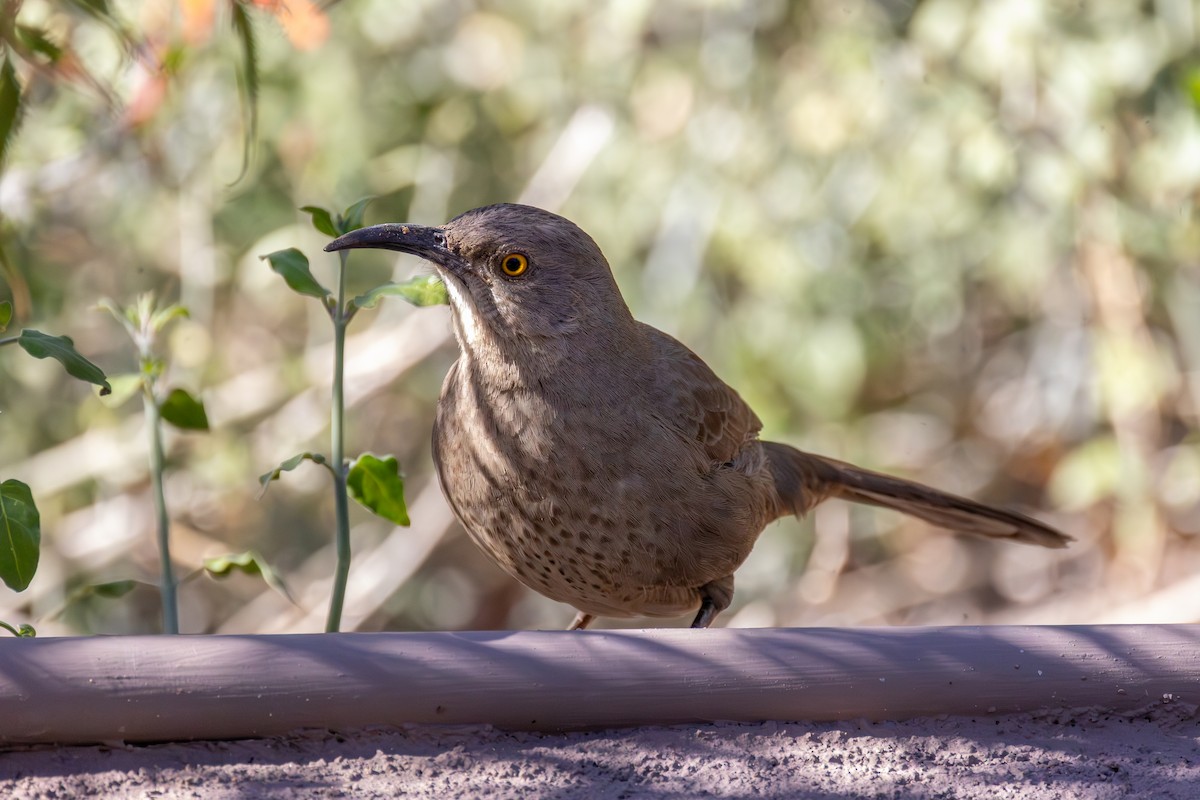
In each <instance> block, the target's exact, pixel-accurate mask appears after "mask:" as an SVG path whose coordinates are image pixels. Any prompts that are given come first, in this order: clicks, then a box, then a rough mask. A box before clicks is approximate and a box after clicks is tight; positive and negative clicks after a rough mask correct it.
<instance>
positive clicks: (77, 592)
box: [44, 579, 159, 620]
mask: <svg viewBox="0 0 1200 800" xmlns="http://www.w3.org/2000/svg"><path fill="white" fill-rule="evenodd" d="M139 586H148V587H150V588H151V589H155V590H157V589H158V588H159V587H158V586H156V585H155V584H153V583H147V582H146V581H139V580H133V579H125V580H119V581H107V582H106V583H89V584H86V585H84V586H78V587H76V588H74V589H72V590H71V592H70V593H69V594H68V595H67V597H66V599H65V600H63V603H62V605H61V606H59V607H58V608H57V609H56V610H55V611H52V612H50V613H49V614H47V615H46V616H45V617H44V619H49V620H55V619H58V618H59V617H61V616H62V615H63V614H65V613H66V611H67V609H68V608H70V607H71V606H73V605H75V604H76V603H81V602H83V601H84V600H88V599H91V598H93V597H100V598H103V599H105V600H115V599H117V598H119V597H124V596H125V595H127V594H129V593H130V592H132V591H133V590H134V589H136V588H137V587H139Z"/></svg>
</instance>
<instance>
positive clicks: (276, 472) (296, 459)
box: [258, 452, 332, 497]
mask: <svg viewBox="0 0 1200 800" xmlns="http://www.w3.org/2000/svg"><path fill="white" fill-rule="evenodd" d="M304 461H311V462H313V463H314V464H320V465H321V466H323V467H325V468H326V469H329V470H330V471H332V468H331V467H330V466H329V464H328V463H326V461H325V456H323V455H321V454H320V453H307V452H306V453H300V454H298V455H294V456H292V457H291V458H289V459H288V460H287V461H284V462H282V463H281V464H280V465H279V466H277V467H276V468H275V469H273V470H271V471H270V472H264V473H263V474H262V475H259V476H258V482H259V483H261V484H262V492H260V493H259V495H258V496H259V497H262V496H263V494H265V493H266V491H267V487H268V486H270V485H271V481H277V480H279V476H280V475H282V474H283V473H285V472H291V471H292V470H294V469H295V468H296V467H298V466H300V464H301V463H303V462H304Z"/></svg>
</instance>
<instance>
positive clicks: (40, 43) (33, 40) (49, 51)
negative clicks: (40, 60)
mask: <svg viewBox="0 0 1200 800" xmlns="http://www.w3.org/2000/svg"><path fill="white" fill-rule="evenodd" d="M17 37H18V38H19V39H20V40H21V43H22V44H24V45H25V46H26V47H28V48H29V49H30V50H32V51H34V52H35V53H41V54H42V55H44V56H45V57H46V58H47V59H48V60H49V61H50V63H52V64H53V63H55V62H57V61H58V60H59V59H60V58H62V54H63V51H62V48H61V47H59V46H58V45H56V44H55V43H54V42H52V41H50V38H49V37H48V36H46V32H45V31H44V30H42V29H40V28H33V27H30V26H29V25H18V26H17Z"/></svg>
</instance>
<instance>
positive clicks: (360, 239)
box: [325, 222, 464, 270]
mask: <svg viewBox="0 0 1200 800" xmlns="http://www.w3.org/2000/svg"><path fill="white" fill-rule="evenodd" d="M356 248H357V249H362V248H371V249H375V250H395V251H397V252H399V253H410V254H412V255H414V256H420V257H421V258H423V259H425V260H427V261H432V262H433V263H434V264H436V265H438V266H439V267H445V268H447V269H451V270H455V269H461V268H462V267H463V266H464V262H463V260H462V258H461V257H460V256H459V255H458V254H456V253H454V252H452V251H451V250H450V249H449V248H447V247H446V234H445V232H444V231H443V230H442V229H441V228H433V227H430V226H428V225H410V224H408V223H406V222H387V223H384V224H383V225H372V226H370V227H369V228H359V229H358V230H356V231H351V232H350V233H347V234H346V235H345V236H339V237H338V238H336V239H334V240H333V241H332V242H330V243H329V244H327V245H325V250H326V251H327V252H333V251H335V250H352V249H356Z"/></svg>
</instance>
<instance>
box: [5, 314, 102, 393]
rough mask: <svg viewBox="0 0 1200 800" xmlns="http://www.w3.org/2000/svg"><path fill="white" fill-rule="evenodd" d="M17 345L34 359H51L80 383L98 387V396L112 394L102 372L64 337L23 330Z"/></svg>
mask: <svg viewBox="0 0 1200 800" xmlns="http://www.w3.org/2000/svg"><path fill="white" fill-rule="evenodd" d="M17 344H19V345H21V347H22V348H23V349H24V350H25V352H26V353H29V355H31V356H33V357H34V358H53V359H55V360H56V361H58V362H59V363H60V364H62V365H63V367H64V368H66V370H67V373H68V374H70V375H72V376H74V377H76V378H79V380H81V381H87V382H88V383H94V384H96V385H97V386H99V387H100V394H109V393H111V392H112V386H110V385H109V383H108V379H107V378H106V377H104V370H102V369H100V368H99V367H97V366H96V365H95V364H93V363H92V362H90V361H88V360H87V359H86V358H84V357H83V356H82V355H80V354H79V351H78V350H76V349H75V343H74V342H72V341H71V340H70V338H68V337H66V336H51V335H49V334H46V333H42V332H41V331H33V330H28V329H27V330H23V331H21V335H20V337H18V339H17Z"/></svg>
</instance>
